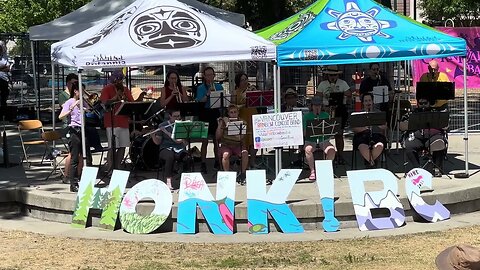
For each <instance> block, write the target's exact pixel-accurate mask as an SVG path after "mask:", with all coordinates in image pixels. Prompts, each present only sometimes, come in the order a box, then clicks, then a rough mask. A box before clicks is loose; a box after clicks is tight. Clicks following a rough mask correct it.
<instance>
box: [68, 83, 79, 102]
mask: <svg viewBox="0 0 480 270" xmlns="http://www.w3.org/2000/svg"><path fill="white" fill-rule="evenodd" d="M75 90H79V85H78V82H73V83H72V87H70V98H73V97H74V96H75Z"/></svg>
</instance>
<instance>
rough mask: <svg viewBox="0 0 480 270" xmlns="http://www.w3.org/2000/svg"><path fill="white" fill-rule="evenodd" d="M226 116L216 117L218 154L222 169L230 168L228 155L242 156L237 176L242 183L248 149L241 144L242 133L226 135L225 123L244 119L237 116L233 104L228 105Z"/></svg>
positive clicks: (246, 166) (246, 165) (236, 109)
mask: <svg viewBox="0 0 480 270" xmlns="http://www.w3.org/2000/svg"><path fill="white" fill-rule="evenodd" d="M227 110H228V117H223V118H219V119H218V127H217V130H216V133H215V135H216V139H217V142H218V143H219V145H220V146H219V149H218V151H219V153H218V155H219V156H220V157H221V158H222V166H223V170H225V171H228V170H230V157H231V156H232V155H236V156H239V157H241V158H242V171H241V173H240V175H239V177H238V181H239V182H240V183H241V184H243V183H244V182H245V173H246V171H247V168H248V151H247V146H246V145H242V140H243V137H244V135H241V134H240V135H228V130H227V125H228V123H229V122H231V121H242V122H243V124H242V125H245V124H246V123H245V121H243V120H242V119H240V118H238V107H237V106H236V105H234V104H230V106H228V109H227ZM238 128H242V129H243V128H244V127H238Z"/></svg>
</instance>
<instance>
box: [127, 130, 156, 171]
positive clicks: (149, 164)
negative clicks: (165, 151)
mask: <svg viewBox="0 0 480 270" xmlns="http://www.w3.org/2000/svg"><path fill="white" fill-rule="evenodd" d="M158 154H159V149H158V145H156V144H155V143H154V142H153V139H152V138H151V137H150V136H148V137H143V136H139V137H136V138H135V139H133V141H132V144H131V146H130V158H131V160H132V163H133V164H136V167H137V168H141V169H144V170H153V169H158V165H159V157H158Z"/></svg>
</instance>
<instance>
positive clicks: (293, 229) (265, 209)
mask: <svg viewBox="0 0 480 270" xmlns="http://www.w3.org/2000/svg"><path fill="white" fill-rule="evenodd" d="M300 172H301V170H298V169H295V170H293V169H292V170H281V171H280V173H279V174H278V175H277V178H276V179H275V181H274V182H273V184H272V186H271V187H270V189H269V190H268V193H267V192H266V186H267V185H266V175H265V170H251V171H247V216H248V231H249V232H250V233H254V234H265V233H268V216H267V213H270V215H271V216H272V218H273V219H274V220H275V221H276V222H277V224H278V226H279V227H280V229H281V230H282V232H284V233H300V232H303V226H302V224H300V222H299V221H298V219H297V217H296V216H295V214H293V212H292V210H291V209H290V208H289V207H288V205H287V204H286V200H287V197H288V194H290V191H291V190H292V188H293V186H294V185H295V183H296V181H297V179H298V176H299V175H300Z"/></svg>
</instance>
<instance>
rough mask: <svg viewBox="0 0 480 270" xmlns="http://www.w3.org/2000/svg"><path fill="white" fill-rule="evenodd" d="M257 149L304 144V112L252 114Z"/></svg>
mask: <svg viewBox="0 0 480 270" xmlns="http://www.w3.org/2000/svg"><path fill="white" fill-rule="evenodd" d="M252 123H253V139H254V147H255V149H262V148H272V147H285V146H297V145H303V119H302V112H300V111H297V112H284V113H272V114H257V115H253V116H252Z"/></svg>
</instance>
